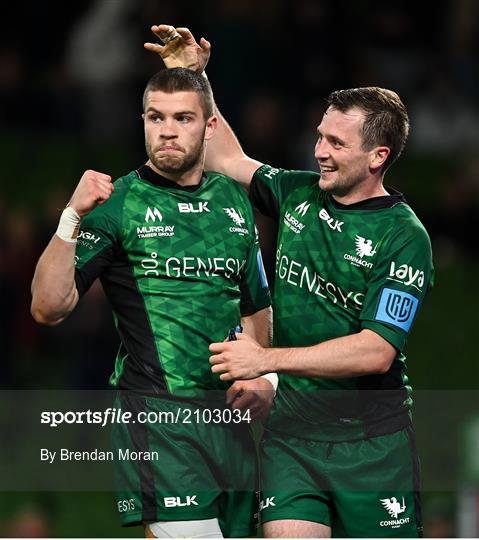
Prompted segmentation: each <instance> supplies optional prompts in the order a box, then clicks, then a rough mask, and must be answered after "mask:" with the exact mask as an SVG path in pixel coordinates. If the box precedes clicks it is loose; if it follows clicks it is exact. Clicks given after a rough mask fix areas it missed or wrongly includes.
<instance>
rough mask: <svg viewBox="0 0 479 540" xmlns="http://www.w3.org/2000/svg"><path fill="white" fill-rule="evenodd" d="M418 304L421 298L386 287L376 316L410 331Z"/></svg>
mask: <svg viewBox="0 0 479 540" xmlns="http://www.w3.org/2000/svg"><path fill="white" fill-rule="evenodd" d="M418 304H419V300H418V299H417V298H416V297H415V296H413V295H412V294H409V293H407V292H405V291H399V290H397V289H389V288H387V287H385V288H384V289H383V291H382V293H381V298H380V299H379V305H378V308H377V311H376V316H375V317H374V318H375V320H376V321H382V322H386V323H389V324H392V325H394V326H397V327H398V328H401V330H404V331H405V332H409V329H410V328H411V325H412V322H413V320H414V316H415V315H416V311H417V307H418Z"/></svg>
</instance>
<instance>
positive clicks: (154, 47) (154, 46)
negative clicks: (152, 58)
mask: <svg viewBox="0 0 479 540" xmlns="http://www.w3.org/2000/svg"><path fill="white" fill-rule="evenodd" d="M143 47H144V48H145V49H146V50H147V51H151V52H154V53H161V52H162V51H163V49H164V48H165V46H164V45H160V44H159V43H143Z"/></svg>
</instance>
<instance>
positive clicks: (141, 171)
mask: <svg viewBox="0 0 479 540" xmlns="http://www.w3.org/2000/svg"><path fill="white" fill-rule="evenodd" d="M136 174H137V175H138V177H139V178H141V179H142V180H146V181H147V182H150V184H153V185H155V186H158V187H166V188H173V189H178V190H180V191H190V192H192V191H196V190H197V189H199V188H200V187H201V186H202V184H203V182H204V181H205V180H206V173H205V172H203V173H202V175H201V180H200V183H199V184H196V185H194V186H180V184H177V183H176V182H173V181H172V180H168V178H165V177H164V176H162V175H161V174H158V173H157V172H156V171H154V170H153V169H152V168H151V167H148V165H142V166H141V167H138V169H137V170H136Z"/></svg>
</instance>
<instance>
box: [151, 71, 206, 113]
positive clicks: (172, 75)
mask: <svg viewBox="0 0 479 540" xmlns="http://www.w3.org/2000/svg"><path fill="white" fill-rule="evenodd" d="M156 90H161V91H162V92H166V93H167V94H174V93H175V92H195V93H197V94H198V96H199V98H200V103H201V108H202V110H203V114H204V117H205V120H206V119H207V118H209V117H210V116H212V114H213V111H214V100H213V92H212V90H211V86H210V83H209V82H208V79H207V78H206V77H203V75H200V74H199V73H197V72H196V71H193V70H191V69H186V68H171V69H163V70H162V71H158V73H155V74H154V75H153V77H151V79H150V80H149V81H148V84H147V85H146V88H145V91H144V93H143V111H144V110H145V107H146V99H147V96H148V92H154V91H156Z"/></svg>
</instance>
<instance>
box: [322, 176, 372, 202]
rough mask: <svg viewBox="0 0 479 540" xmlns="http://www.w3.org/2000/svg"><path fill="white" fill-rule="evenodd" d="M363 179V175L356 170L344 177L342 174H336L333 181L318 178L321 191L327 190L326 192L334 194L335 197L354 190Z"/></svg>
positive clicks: (343, 195)
mask: <svg viewBox="0 0 479 540" xmlns="http://www.w3.org/2000/svg"><path fill="white" fill-rule="evenodd" d="M363 180H364V178H363V175H361V174H360V173H359V172H356V173H355V174H353V175H351V176H348V177H344V176H343V175H341V176H337V177H336V178H335V180H334V181H332V182H331V181H326V180H325V181H321V179H320V180H319V187H320V188H321V189H322V190H323V191H327V192H328V193H331V195H335V196H336V197H345V196H346V195H349V194H350V193H351V192H353V191H355V189H356V188H357V187H358V186H359V185H360V184H361V183H362V181H363Z"/></svg>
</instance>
